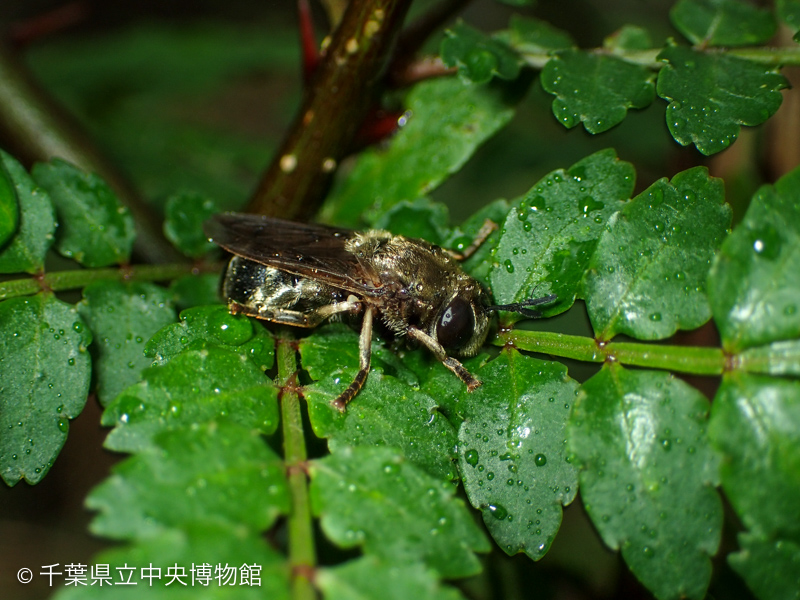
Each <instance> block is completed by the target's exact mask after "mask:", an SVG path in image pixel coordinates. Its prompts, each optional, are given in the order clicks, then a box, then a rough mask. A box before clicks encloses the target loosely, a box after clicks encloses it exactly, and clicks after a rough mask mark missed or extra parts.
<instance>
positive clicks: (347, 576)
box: [315, 556, 464, 600]
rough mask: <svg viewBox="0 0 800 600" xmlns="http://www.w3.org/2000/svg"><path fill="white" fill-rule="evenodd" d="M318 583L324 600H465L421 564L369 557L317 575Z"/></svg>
mask: <svg viewBox="0 0 800 600" xmlns="http://www.w3.org/2000/svg"><path fill="white" fill-rule="evenodd" d="M315 583H316V584H317V585H318V586H319V588H320V589H321V590H322V592H323V593H324V594H325V600H355V599H363V600H367V599H368V598H382V600H408V599H409V598H421V599H423V598H424V599H425V600H463V598H464V597H463V596H462V595H461V593H459V591H458V590H456V589H454V588H451V587H449V586H445V585H442V584H441V583H440V582H439V580H438V579H437V578H436V575H435V574H434V573H432V572H431V571H429V570H427V569H425V567H423V566H422V565H421V564H410V565H405V564H399V565H398V564H395V562H394V561H393V560H391V559H389V560H388V561H380V560H378V559H376V558H375V557H373V556H367V557H363V558H359V559H356V560H351V561H350V562H347V563H344V564H343V565H339V566H336V567H332V568H323V569H320V570H319V571H317V575H316V578H315Z"/></svg>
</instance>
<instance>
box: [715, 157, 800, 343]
mask: <svg viewBox="0 0 800 600" xmlns="http://www.w3.org/2000/svg"><path fill="white" fill-rule="evenodd" d="M799 260H800V169H795V170H794V171H792V172H790V173H788V174H787V175H784V176H783V177H781V178H780V179H779V180H778V181H777V182H776V183H775V185H774V186H771V185H765V186H763V187H762V188H760V189H759V190H758V192H756V194H755V196H753V199H752V201H751V202H750V206H749V207H748V209H747V213H746V214H745V216H744V219H743V220H742V222H741V223H740V224H739V225H738V226H737V227H736V229H734V231H733V233H731V235H729V236H728V238H727V239H726V240H725V243H724V244H723V245H722V249H721V251H720V252H719V254H718V256H717V258H716V260H715V262H714V264H713V266H712V268H711V273H710V275H709V284H708V285H709V289H708V291H709V299H710V302H711V310H712V312H713V313H714V321H715V323H716V325H717V328H718V329H719V332H720V335H721V337H722V344H723V346H724V348H725V349H726V350H727V351H729V352H734V351H736V350H741V349H743V348H748V347H751V346H759V345H763V344H768V343H770V342H773V341H777V340H788V339H793V338H797V337H798V336H800V311H798V298H800V271H798V269H797V268H796V265H797V264H798V263H797V261H799Z"/></svg>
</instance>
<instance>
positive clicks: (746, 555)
mask: <svg viewBox="0 0 800 600" xmlns="http://www.w3.org/2000/svg"><path fill="white" fill-rule="evenodd" d="M738 537H739V545H740V547H741V550H740V551H739V552H737V553H735V554H730V555H729V556H728V562H729V563H730V565H731V567H733V570H734V571H736V572H737V573H739V575H741V576H742V578H743V579H744V580H745V582H747V586H748V587H749V588H750V589H751V590H753V593H754V594H755V595H756V597H758V598H760V599H761V600H785V599H788V598H794V599H796V598H797V597H798V595H800V592H798V590H800V544H798V543H797V542H796V541H788V540H778V541H772V540H767V539H764V538H763V537H760V536H757V535H752V534H750V533H747V532H743V533H740V534H739V536H738Z"/></svg>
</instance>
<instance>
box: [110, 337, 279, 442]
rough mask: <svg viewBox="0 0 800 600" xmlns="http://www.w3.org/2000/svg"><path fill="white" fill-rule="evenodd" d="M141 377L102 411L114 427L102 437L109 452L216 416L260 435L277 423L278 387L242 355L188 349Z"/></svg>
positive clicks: (221, 351) (226, 350)
mask: <svg viewBox="0 0 800 600" xmlns="http://www.w3.org/2000/svg"><path fill="white" fill-rule="evenodd" d="M142 377H143V381H142V382H141V383H138V384H136V385H135V386H132V387H129V388H128V389H126V390H125V391H124V392H122V393H121V394H120V395H119V396H117V397H116V398H115V399H114V401H113V402H112V403H111V404H109V406H108V408H107V409H106V410H105V412H104V413H103V421H102V422H103V424H104V425H116V428H115V429H114V430H113V431H112V432H111V433H110V434H109V435H108V438H107V439H106V447H108V448H111V449H112V450H118V451H125V452H136V451H139V450H141V449H143V448H146V447H148V446H150V445H151V444H152V439H153V436H154V435H156V434H157V433H158V432H161V431H164V430H171V429H177V428H181V427H185V428H188V427H192V426H194V425H196V424H199V423H210V422H213V421H216V420H219V419H230V420H231V421H234V422H236V423H238V424H240V425H241V426H242V427H246V428H249V429H253V430H257V431H260V432H261V433H264V434H270V433H272V432H274V431H275V429H276V428H277V426H278V404H277V396H278V394H277V390H276V388H275V387H274V386H272V385H271V382H270V381H269V380H268V379H267V377H266V376H265V375H264V373H263V372H262V371H261V370H260V369H259V368H258V367H257V366H255V365H254V364H253V362H252V361H250V360H248V358H247V356H246V354H237V353H235V352H233V351H231V350H228V349H226V348H221V347H209V348H205V349H203V350H187V351H185V352H182V353H181V354H179V355H177V356H175V357H174V358H172V359H171V360H170V361H169V362H168V363H167V364H165V365H163V366H157V367H151V368H149V369H145V370H144V372H143V373H142Z"/></svg>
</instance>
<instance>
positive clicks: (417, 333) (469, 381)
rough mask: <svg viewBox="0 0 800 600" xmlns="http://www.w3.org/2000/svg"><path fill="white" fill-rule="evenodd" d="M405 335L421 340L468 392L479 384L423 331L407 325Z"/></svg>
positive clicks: (478, 381) (477, 380)
mask: <svg viewBox="0 0 800 600" xmlns="http://www.w3.org/2000/svg"><path fill="white" fill-rule="evenodd" d="M406 335H408V337H410V338H411V339H414V340H417V341H418V342H421V343H422V344H424V345H425V347H426V348H428V350H430V351H431V352H433V355H434V356H435V357H436V358H438V359H439V360H440V361H442V364H443V365H444V366H445V367H447V368H448V369H450V370H451V371H452V372H453V373H455V374H456V375H458V378H459V379H461V381H463V382H464V383H465V384H466V385H467V390H469V391H470V392H471V391H473V390H474V389H475V388H476V387H478V386H479V385H480V384H481V382H480V380H479V379H476V378H475V376H474V375H473V374H472V373H470V372H469V371H467V369H465V368H464V365H462V364H461V363H460V362H458V361H457V360H456V359H455V358H453V357H452V356H448V355H447V352H445V349H444V348H442V345H441V344H440V343H439V342H437V341H436V340H435V339H433V338H432V337H431V336H429V335H428V334H427V333H425V332H424V331H422V330H420V329H417V328H416V327H409V328H408V331H407V332H406Z"/></svg>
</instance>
